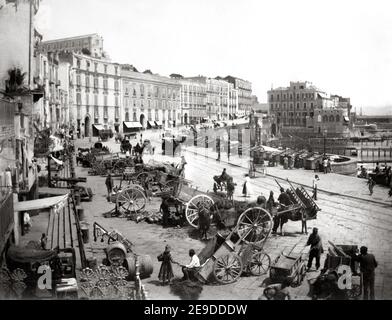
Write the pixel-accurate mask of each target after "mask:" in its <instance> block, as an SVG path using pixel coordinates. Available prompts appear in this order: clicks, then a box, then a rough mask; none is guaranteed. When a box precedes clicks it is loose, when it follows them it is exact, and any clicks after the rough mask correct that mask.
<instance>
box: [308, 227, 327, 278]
mask: <svg viewBox="0 0 392 320" xmlns="http://www.w3.org/2000/svg"><path fill="white" fill-rule="evenodd" d="M306 246H310V251H309V260H308V271H309V270H310V268H311V267H312V263H313V259H314V258H316V270H318V269H319V268H320V256H321V254H322V253H323V252H324V250H323V245H322V242H321V238H320V236H319V234H318V229H317V228H313V232H312V234H311V235H310V236H309V239H308V242H307V243H306V245H305V247H306Z"/></svg>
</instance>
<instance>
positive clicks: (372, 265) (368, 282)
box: [358, 247, 378, 300]
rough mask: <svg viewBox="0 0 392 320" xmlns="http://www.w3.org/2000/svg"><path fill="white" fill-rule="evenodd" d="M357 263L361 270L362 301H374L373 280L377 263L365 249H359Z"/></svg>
mask: <svg viewBox="0 0 392 320" xmlns="http://www.w3.org/2000/svg"><path fill="white" fill-rule="evenodd" d="M358 261H359V264H360V268H361V273H362V279H363V299H364V300H368V299H369V291H370V299H371V300H374V280H375V272H374V271H375V269H376V268H377V265H378V264H377V261H376V258H375V257H374V255H373V254H371V253H368V248H367V247H361V249H360V255H359V257H358Z"/></svg>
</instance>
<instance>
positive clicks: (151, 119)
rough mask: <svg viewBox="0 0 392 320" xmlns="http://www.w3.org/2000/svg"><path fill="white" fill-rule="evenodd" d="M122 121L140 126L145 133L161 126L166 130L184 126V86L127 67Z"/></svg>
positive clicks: (123, 85)
mask: <svg viewBox="0 0 392 320" xmlns="http://www.w3.org/2000/svg"><path fill="white" fill-rule="evenodd" d="M121 82H122V100H123V101H122V103H123V106H122V119H123V122H139V123H140V124H141V125H142V127H143V128H144V129H147V128H149V127H150V126H155V123H158V124H160V125H162V126H165V127H170V126H176V125H177V124H179V123H180V122H181V85H180V83H179V82H178V81H177V80H174V79H171V78H168V77H163V76H160V75H157V74H152V73H150V72H148V73H147V72H145V73H141V72H136V71H133V70H131V69H130V68H128V67H127V66H123V68H122V69H121Z"/></svg>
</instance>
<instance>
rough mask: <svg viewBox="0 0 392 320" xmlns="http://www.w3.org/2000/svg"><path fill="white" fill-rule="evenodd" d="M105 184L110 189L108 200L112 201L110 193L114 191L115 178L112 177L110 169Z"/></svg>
mask: <svg viewBox="0 0 392 320" xmlns="http://www.w3.org/2000/svg"><path fill="white" fill-rule="evenodd" d="M105 184H106V189H107V191H108V197H107V200H108V202H110V194H111V193H112V190H113V179H112V175H111V174H110V171H108V175H107V177H106V180H105Z"/></svg>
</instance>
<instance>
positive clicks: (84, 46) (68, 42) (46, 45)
mask: <svg viewBox="0 0 392 320" xmlns="http://www.w3.org/2000/svg"><path fill="white" fill-rule="evenodd" d="M40 50H41V51H43V52H57V53H60V52H75V53H79V54H86V55H90V56H91V57H94V58H98V59H100V58H103V57H104V55H105V54H104V51H103V38H102V37H101V36H99V35H98V34H88V35H83V36H77V37H70V38H63V39H56V40H50V41H43V42H42V43H41V44H40Z"/></svg>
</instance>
